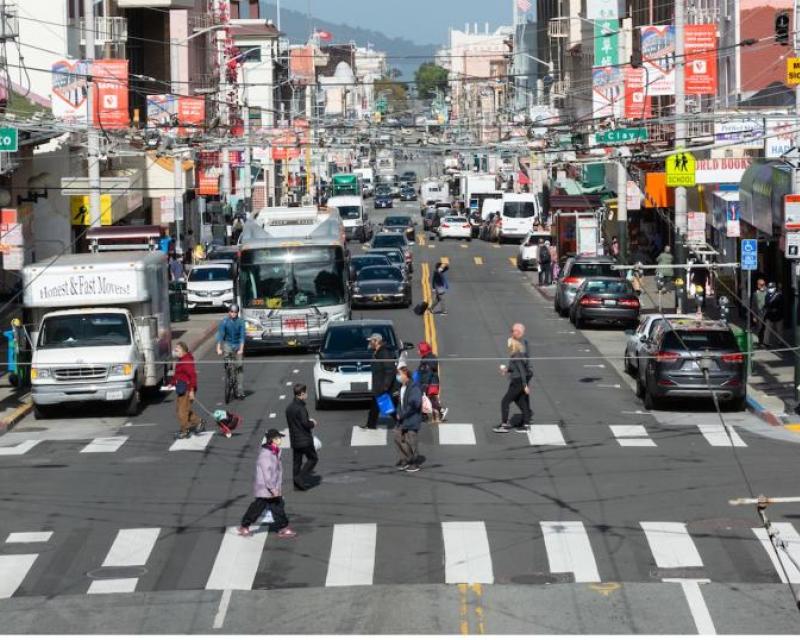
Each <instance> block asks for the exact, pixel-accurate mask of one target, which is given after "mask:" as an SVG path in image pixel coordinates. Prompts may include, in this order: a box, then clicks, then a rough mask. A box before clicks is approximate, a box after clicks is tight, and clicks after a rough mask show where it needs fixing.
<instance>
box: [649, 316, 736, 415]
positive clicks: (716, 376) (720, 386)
mask: <svg viewBox="0 0 800 640" xmlns="http://www.w3.org/2000/svg"><path fill="white" fill-rule="evenodd" d="M642 347H643V348H642V352H641V361H642V362H643V365H644V366H641V367H640V368H639V371H638V373H637V376H636V395H638V396H639V397H640V398H644V406H645V408H646V409H648V410H650V409H655V408H656V406H657V405H658V404H659V402H660V401H661V400H662V399H663V398H711V397H712V396H713V395H714V394H716V396H717V397H718V398H719V399H720V400H721V401H724V402H725V403H726V405H727V407H726V408H727V409H729V410H732V411H743V410H744V407H745V397H746V393H747V391H746V386H745V359H744V354H742V352H741V351H740V349H739V345H738V344H737V342H736V337H735V336H734V335H733V332H732V331H731V330H730V328H729V327H728V325H727V324H725V323H724V322H720V321H716V320H695V319H692V320H688V319H675V320H666V321H664V322H662V323H661V325H660V326H659V327H658V328H657V329H656V331H655V333H654V334H653V337H652V338H649V339H647V340H646V341H645V342H644V344H643V345H642ZM706 373H707V374H708V380H706Z"/></svg>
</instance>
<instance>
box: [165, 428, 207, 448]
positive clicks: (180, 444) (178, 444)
mask: <svg viewBox="0 0 800 640" xmlns="http://www.w3.org/2000/svg"><path fill="white" fill-rule="evenodd" d="M213 435H214V432H213V431H204V432H202V433H200V434H198V435H196V436H189V437H188V438H183V439H178V440H175V442H173V443H172V445H171V446H170V448H169V450H170V451H205V450H206V447H208V443H209V442H211V436H213Z"/></svg>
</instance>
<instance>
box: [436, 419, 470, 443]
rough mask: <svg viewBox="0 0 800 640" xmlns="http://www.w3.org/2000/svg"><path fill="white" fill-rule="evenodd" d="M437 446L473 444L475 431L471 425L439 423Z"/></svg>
mask: <svg viewBox="0 0 800 640" xmlns="http://www.w3.org/2000/svg"><path fill="white" fill-rule="evenodd" d="M437 431H438V432H439V444H475V430H474V429H473V428H472V425H471V424H453V423H450V422H444V423H439V428H438V429H437Z"/></svg>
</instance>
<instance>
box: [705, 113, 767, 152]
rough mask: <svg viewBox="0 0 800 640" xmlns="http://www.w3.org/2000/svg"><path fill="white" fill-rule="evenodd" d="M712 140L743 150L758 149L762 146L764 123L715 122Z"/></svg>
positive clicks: (747, 121)
mask: <svg viewBox="0 0 800 640" xmlns="http://www.w3.org/2000/svg"><path fill="white" fill-rule="evenodd" d="M714 140H715V141H716V142H722V143H734V144H736V146H739V147H743V148H745V149H760V148H761V147H762V146H763V145H764V121H763V120H752V119H751V120H730V121H728V122H715V123H714Z"/></svg>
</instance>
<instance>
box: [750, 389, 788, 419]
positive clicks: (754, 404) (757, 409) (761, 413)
mask: <svg viewBox="0 0 800 640" xmlns="http://www.w3.org/2000/svg"><path fill="white" fill-rule="evenodd" d="M747 408H748V410H749V411H750V412H751V413H753V414H755V415H756V416H757V417H758V418H760V419H761V420H763V421H764V422H766V423H767V424H768V425H770V426H771V427H782V426H783V420H781V419H780V418H779V417H778V416H776V415H775V414H774V413H773V412H772V411H770V410H769V409H766V408H764V406H763V405H762V404H761V403H760V402H758V401H757V400H754V399H753V398H752V397H751V396H750V394H749V393H748V394H747Z"/></svg>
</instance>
